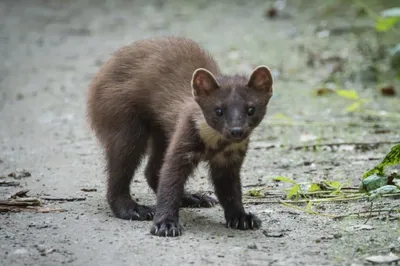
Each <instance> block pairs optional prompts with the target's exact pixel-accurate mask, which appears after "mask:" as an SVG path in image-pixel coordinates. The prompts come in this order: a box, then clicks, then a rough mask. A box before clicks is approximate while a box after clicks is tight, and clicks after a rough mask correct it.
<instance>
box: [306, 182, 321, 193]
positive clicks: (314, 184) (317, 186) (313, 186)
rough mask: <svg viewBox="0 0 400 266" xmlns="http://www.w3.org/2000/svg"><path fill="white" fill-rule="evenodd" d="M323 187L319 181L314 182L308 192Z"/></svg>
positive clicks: (319, 189)
mask: <svg viewBox="0 0 400 266" xmlns="http://www.w3.org/2000/svg"><path fill="white" fill-rule="evenodd" d="M321 190H322V189H321V187H320V186H319V184H317V183H312V184H311V186H310V188H309V189H308V192H314V191H321Z"/></svg>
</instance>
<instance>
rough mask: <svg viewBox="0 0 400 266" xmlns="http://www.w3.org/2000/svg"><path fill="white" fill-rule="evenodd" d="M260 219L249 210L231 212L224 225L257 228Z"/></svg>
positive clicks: (237, 227) (246, 228)
mask: <svg viewBox="0 0 400 266" xmlns="http://www.w3.org/2000/svg"><path fill="white" fill-rule="evenodd" d="M261 224H262V222H261V220H260V219H259V218H257V216H255V215H254V214H252V213H251V212H249V213H245V212H242V213H237V214H233V215H231V216H230V217H227V219H226V224H225V225H226V227H228V228H233V229H240V230H248V229H259V228H260V227H261Z"/></svg>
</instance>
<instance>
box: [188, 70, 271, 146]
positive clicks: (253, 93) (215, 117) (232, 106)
mask: <svg viewBox="0 0 400 266" xmlns="http://www.w3.org/2000/svg"><path fill="white" fill-rule="evenodd" d="M191 84H192V92H193V97H194V99H195V101H196V102H197V103H198V105H199V106H200V108H201V110H202V112H203V115H204V118H205V120H206V123H207V124H208V125H209V126H210V127H211V128H213V129H214V130H216V131H217V132H219V133H220V134H221V135H222V136H223V137H224V139H226V140H228V141H231V142H240V141H242V140H244V139H246V138H247V137H248V136H249V135H250V133H251V132H252V130H253V129H254V128H255V127H257V126H258V125H259V124H260V122H261V121H262V120H263V118H264V116H265V114H266V111H267V105H268V102H269V100H270V99H271V97H272V95H273V77H272V74H271V71H270V70H269V68H268V67H266V66H258V67H256V68H255V69H254V71H253V72H252V74H251V75H250V76H249V77H246V76H242V75H235V76H225V75H221V76H214V75H213V74H212V73H211V72H210V71H208V70H207V69H204V68H199V69H196V71H194V73H193V76H192V81H191Z"/></svg>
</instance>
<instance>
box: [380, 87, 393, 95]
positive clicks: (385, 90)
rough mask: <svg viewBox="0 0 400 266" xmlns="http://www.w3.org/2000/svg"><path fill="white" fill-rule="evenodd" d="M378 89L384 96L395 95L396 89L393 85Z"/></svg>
mask: <svg viewBox="0 0 400 266" xmlns="http://www.w3.org/2000/svg"><path fill="white" fill-rule="evenodd" d="M379 91H380V92H381V94H382V95H384V96H395V95H396V91H395V89H394V87H393V86H387V87H383V88H380V89H379Z"/></svg>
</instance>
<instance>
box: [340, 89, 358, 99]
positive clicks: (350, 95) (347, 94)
mask: <svg viewBox="0 0 400 266" xmlns="http://www.w3.org/2000/svg"><path fill="white" fill-rule="evenodd" d="M336 94H337V95H339V96H341V97H343V98H346V99H350V100H358V98H359V97H358V93H357V91H355V90H336Z"/></svg>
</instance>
